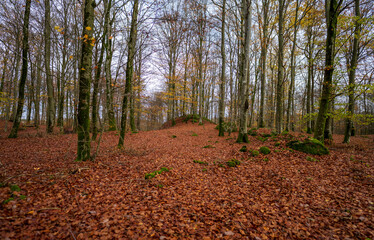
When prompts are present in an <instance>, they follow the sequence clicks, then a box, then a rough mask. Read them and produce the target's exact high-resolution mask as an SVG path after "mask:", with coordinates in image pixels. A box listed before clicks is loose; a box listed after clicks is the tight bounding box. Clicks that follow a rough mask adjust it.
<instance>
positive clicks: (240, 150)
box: [239, 146, 248, 152]
mask: <svg viewBox="0 0 374 240" xmlns="http://www.w3.org/2000/svg"><path fill="white" fill-rule="evenodd" d="M246 151H248V150H247V146H243V147H242V148H241V149H239V152H246Z"/></svg>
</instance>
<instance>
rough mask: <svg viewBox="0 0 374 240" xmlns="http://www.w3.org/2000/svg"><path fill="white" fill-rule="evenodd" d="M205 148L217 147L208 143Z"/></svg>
mask: <svg viewBox="0 0 374 240" xmlns="http://www.w3.org/2000/svg"><path fill="white" fill-rule="evenodd" d="M203 148H216V147H214V146H212V145H206V146H204V147H203Z"/></svg>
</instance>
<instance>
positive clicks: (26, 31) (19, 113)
mask: <svg viewBox="0 0 374 240" xmlns="http://www.w3.org/2000/svg"><path fill="white" fill-rule="evenodd" d="M30 8H31V0H26V7H25V15H24V18H23V41H22V72H21V79H20V82H19V88H18V90H19V93H18V104H17V112H16V116H15V118H14V123H13V127H12V130H11V132H10V134H9V138H16V137H17V134H18V128H19V125H20V123H21V117H22V110H23V103H24V101H25V84H26V79H27V65H28V59H27V53H28V51H29V21H30Z"/></svg>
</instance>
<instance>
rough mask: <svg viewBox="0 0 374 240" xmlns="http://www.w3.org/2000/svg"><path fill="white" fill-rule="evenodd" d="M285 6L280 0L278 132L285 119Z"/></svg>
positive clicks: (283, 0)
mask: <svg viewBox="0 0 374 240" xmlns="http://www.w3.org/2000/svg"><path fill="white" fill-rule="evenodd" d="M284 6H285V0H279V21H278V26H279V32H278V80H277V91H276V95H277V97H276V102H277V103H276V112H275V115H276V116H275V130H276V132H277V133H281V132H282V120H283V75H284V69H283V55H284V52H283V48H284V47H283V38H284V36H283V24H284V17H283V14H284Z"/></svg>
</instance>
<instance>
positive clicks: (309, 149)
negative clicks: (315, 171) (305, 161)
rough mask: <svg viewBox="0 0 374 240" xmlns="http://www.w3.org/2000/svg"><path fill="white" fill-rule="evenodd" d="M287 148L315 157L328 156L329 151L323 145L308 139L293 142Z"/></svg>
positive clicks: (315, 140)
mask: <svg viewBox="0 0 374 240" xmlns="http://www.w3.org/2000/svg"><path fill="white" fill-rule="evenodd" d="M287 146H288V147H290V148H292V149H294V150H296V151H300V152H304V153H308V154H313V155H326V154H329V150H328V148H327V147H325V145H323V143H321V142H320V141H318V140H317V139H314V138H306V139H305V140H304V141H303V142H302V141H291V142H289V143H287Z"/></svg>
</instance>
